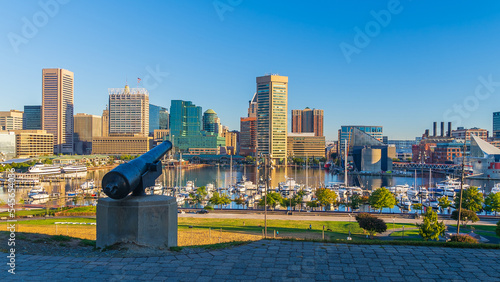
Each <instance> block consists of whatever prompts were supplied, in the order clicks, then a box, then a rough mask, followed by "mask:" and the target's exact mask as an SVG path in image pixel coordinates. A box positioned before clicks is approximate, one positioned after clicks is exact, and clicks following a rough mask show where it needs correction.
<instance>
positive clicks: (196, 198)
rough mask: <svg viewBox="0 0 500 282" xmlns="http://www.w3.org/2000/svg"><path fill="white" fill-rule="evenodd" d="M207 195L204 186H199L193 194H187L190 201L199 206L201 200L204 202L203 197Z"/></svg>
mask: <svg viewBox="0 0 500 282" xmlns="http://www.w3.org/2000/svg"><path fill="white" fill-rule="evenodd" d="M207 195H208V192H207V189H206V188H205V186H201V187H199V188H198V189H196V192H195V193H193V194H189V197H191V199H192V201H193V202H194V203H197V204H201V203H202V202H203V200H205V197H206V196H207Z"/></svg>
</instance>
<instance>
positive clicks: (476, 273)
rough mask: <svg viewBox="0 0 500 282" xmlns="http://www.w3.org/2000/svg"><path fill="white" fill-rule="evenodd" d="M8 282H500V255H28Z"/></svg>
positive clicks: (278, 247)
mask: <svg viewBox="0 0 500 282" xmlns="http://www.w3.org/2000/svg"><path fill="white" fill-rule="evenodd" d="M16 264H17V265H16V267H17V269H16V270H17V274H16V275H11V274H9V273H7V271H6V266H5V264H4V267H3V271H2V273H0V279H1V280H2V281H4V279H5V278H7V279H12V280H17V281H19V280H26V281H37V280H45V281H59V280H82V281H83V280H87V281H96V280H115V281H118V280H120V281H122V280H135V281H136V280H169V281H178V280H180V281H208V280H214V281H222V280H233V281H234V280H259V281H271V280H272V281H281V280H292V279H295V280H300V281H306V280H311V281H312V280H366V281H398V280H399V281H401V280H407V281H419V280H425V281H433V280H466V281H473V280H482V281H500V250H481V249H452V248H435V247H412V246H378V245H377V246H367V245H342V244H325V243H312V242H288V241H277V240H276V241H257V242H253V243H250V244H248V245H244V246H239V247H235V248H231V249H225V250H218V251H209V252H202V253H197V254H177V255H176V254H175V253H169V254H168V255H165V256H162V257H148V258H107V257H106V258H104V257H102V258H99V257H93V258H78V257H53V256H29V255H21V256H19V257H18V258H17V262H16Z"/></svg>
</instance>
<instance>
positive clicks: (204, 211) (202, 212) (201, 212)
mask: <svg viewBox="0 0 500 282" xmlns="http://www.w3.org/2000/svg"><path fill="white" fill-rule="evenodd" d="M196 213H200V214H205V213H208V211H207V210H199V211H196Z"/></svg>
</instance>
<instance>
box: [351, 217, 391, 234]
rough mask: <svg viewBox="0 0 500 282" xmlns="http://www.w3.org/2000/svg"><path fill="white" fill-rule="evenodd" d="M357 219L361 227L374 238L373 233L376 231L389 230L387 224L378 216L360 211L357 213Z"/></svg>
mask: <svg viewBox="0 0 500 282" xmlns="http://www.w3.org/2000/svg"><path fill="white" fill-rule="evenodd" d="M356 221H357V222H358V224H359V227H361V228H363V229H364V230H366V231H368V233H369V234H370V238H373V235H375V234H376V233H382V232H385V231H386V230H387V224H385V222H384V221H383V220H382V219H380V218H376V217H374V216H373V215H371V214H368V213H360V214H358V215H356Z"/></svg>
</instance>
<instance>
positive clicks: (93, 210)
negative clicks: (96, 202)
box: [64, 206, 97, 214]
mask: <svg viewBox="0 0 500 282" xmlns="http://www.w3.org/2000/svg"><path fill="white" fill-rule="evenodd" d="M96 211H97V207H96V206H85V207H76V208H72V209H69V210H66V211H64V212H65V213H68V214H70V213H80V212H89V213H96Z"/></svg>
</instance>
